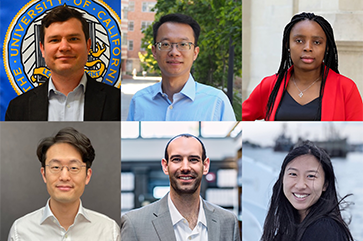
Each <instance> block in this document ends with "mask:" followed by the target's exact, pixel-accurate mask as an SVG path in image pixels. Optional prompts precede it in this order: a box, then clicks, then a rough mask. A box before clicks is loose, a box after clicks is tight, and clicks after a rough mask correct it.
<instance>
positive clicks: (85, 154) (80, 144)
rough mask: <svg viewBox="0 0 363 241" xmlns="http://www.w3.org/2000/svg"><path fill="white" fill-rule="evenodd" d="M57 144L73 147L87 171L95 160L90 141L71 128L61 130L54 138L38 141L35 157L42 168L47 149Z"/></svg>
mask: <svg viewBox="0 0 363 241" xmlns="http://www.w3.org/2000/svg"><path fill="white" fill-rule="evenodd" d="M57 143H67V144H70V145H72V146H73V147H75V148H76V149H77V151H78V152H79V154H80V155H81V157H82V161H83V162H84V163H86V167H87V169H88V168H90V167H91V165H92V162H93V160H94V159H95V150H94V148H93V146H92V144H91V141H90V139H88V137H87V136H85V135H84V134H82V133H80V132H78V131H77V130H76V129H74V128H72V127H66V128H63V129H61V130H60V131H59V132H58V133H57V134H56V135H55V136H54V137H53V136H50V137H47V138H44V139H43V140H41V141H40V143H39V145H38V148H37V156H38V159H39V161H40V162H41V163H42V167H45V160H46V158H47V157H46V154H47V151H48V149H49V148H50V147H51V146H53V145H54V144H57Z"/></svg>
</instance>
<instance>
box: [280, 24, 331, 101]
mask: <svg viewBox="0 0 363 241" xmlns="http://www.w3.org/2000/svg"><path fill="white" fill-rule="evenodd" d="M326 41H327V40H326V35H325V33H324V31H323V29H322V28H321V27H320V25H319V24H318V23H317V22H315V21H311V20H303V21H300V22H298V23H296V24H295V25H294V26H293V27H292V29H291V32H290V39H289V44H290V56H291V60H292V62H293V64H294V75H293V79H294V80H295V83H296V84H297V86H298V88H299V89H300V90H301V91H303V90H305V89H306V88H308V89H307V90H306V91H305V92H304V93H303V94H304V95H303V97H299V96H298V94H299V93H300V91H299V90H298V89H297V88H296V86H295V84H294V83H293V81H289V84H288V87H287V91H288V92H289V94H290V95H291V96H292V97H293V98H294V99H295V100H296V101H297V102H298V103H299V104H301V105H304V104H307V103H309V102H311V101H312V100H314V99H315V98H317V97H319V91H320V85H321V78H320V79H319V80H318V81H317V82H316V83H314V85H312V86H310V85H311V84H312V83H313V82H314V81H315V80H316V79H318V78H319V77H320V76H321V65H322V63H323V59H324V55H325V49H326Z"/></svg>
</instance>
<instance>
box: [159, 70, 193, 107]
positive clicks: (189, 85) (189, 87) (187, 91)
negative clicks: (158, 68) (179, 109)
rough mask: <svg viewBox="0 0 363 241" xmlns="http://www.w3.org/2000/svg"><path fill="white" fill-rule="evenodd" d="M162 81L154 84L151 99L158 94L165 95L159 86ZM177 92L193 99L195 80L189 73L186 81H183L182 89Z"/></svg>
mask: <svg viewBox="0 0 363 241" xmlns="http://www.w3.org/2000/svg"><path fill="white" fill-rule="evenodd" d="M162 82H163V80H161V81H160V82H159V83H157V84H155V88H154V89H153V90H152V96H153V99H154V98H156V96H157V95H158V94H160V95H166V94H165V93H164V92H163V90H162V88H161V86H162ZM179 93H181V94H183V95H185V96H186V97H188V98H189V99H190V100H192V101H194V99H195V81H194V78H193V76H192V75H191V74H189V78H188V80H187V82H186V83H185V85H184V87H183V89H182V90H181V91H180V92H179Z"/></svg>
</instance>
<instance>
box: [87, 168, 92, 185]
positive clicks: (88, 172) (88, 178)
mask: <svg viewBox="0 0 363 241" xmlns="http://www.w3.org/2000/svg"><path fill="white" fill-rule="evenodd" d="M91 176H92V169H91V168H88V170H87V176H86V185H87V184H88V183H89V181H90V180H91Z"/></svg>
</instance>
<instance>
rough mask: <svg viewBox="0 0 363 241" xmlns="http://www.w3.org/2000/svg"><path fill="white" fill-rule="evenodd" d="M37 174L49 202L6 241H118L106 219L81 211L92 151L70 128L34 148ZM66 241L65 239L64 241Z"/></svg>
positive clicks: (17, 225) (27, 217)
mask: <svg viewBox="0 0 363 241" xmlns="http://www.w3.org/2000/svg"><path fill="white" fill-rule="evenodd" d="M37 156H38V159H39V161H40V162H41V168H40V172H41V174H42V177H43V180H44V183H46V186H47V191H48V193H49V195H50V198H49V200H48V202H47V204H46V206H45V207H43V208H41V209H39V210H36V211H34V212H32V213H29V214H27V215H25V216H23V217H21V218H19V219H17V220H16V221H15V222H14V223H13V225H12V227H11V230H10V233H9V237H8V240H9V241H16V240H24V241H25V240H66V239H67V238H68V237H69V238H71V239H72V240H91V241H92V240H94V241H99V240H110V241H111V240H113V241H119V240H120V228H119V227H118V225H117V223H116V222H115V221H114V220H112V219H110V218H108V217H107V216H105V215H103V214H100V213H97V212H95V211H91V210H88V209H86V208H83V206H82V202H81V199H80V197H81V196H82V194H83V191H84V188H85V185H87V184H88V183H89V181H90V179H91V175H92V169H91V165H92V162H93V160H94V158H95V151H94V149H93V147H92V144H91V141H90V140H89V139H88V138H87V136H85V135H84V134H82V133H80V132H78V131H77V130H75V129H73V128H64V129H62V130H60V131H59V132H58V133H57V134H56V135H55V136H54V137H48V138H45V139H43V140H42V141H41V142H40V144H39V145H38V148H37ZM67 240H68V239H67Z"/></svg>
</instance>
